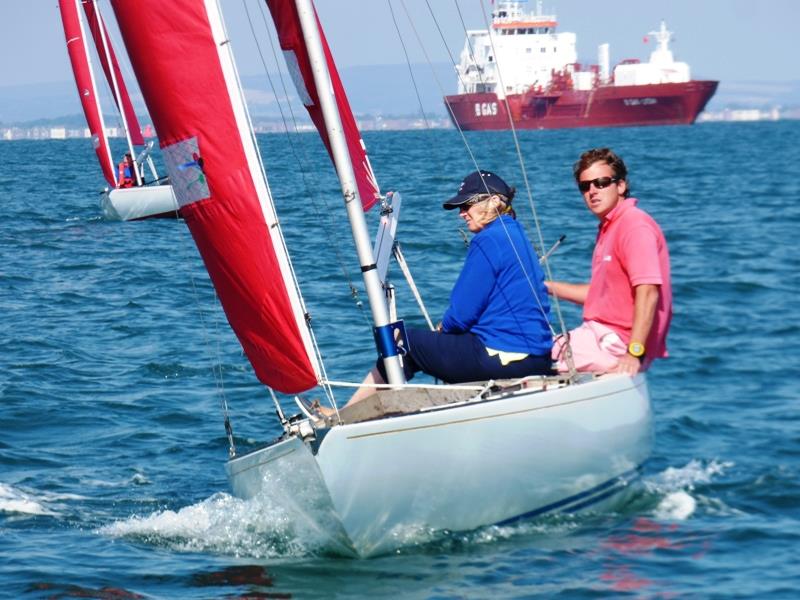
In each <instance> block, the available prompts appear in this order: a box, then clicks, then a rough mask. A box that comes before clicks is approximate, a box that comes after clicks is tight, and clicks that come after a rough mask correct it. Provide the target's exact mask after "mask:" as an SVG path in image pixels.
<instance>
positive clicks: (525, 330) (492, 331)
mask: <svg viewBox="0 0 800 600" xmlns="http://www.w3.org/2000/svg"><path fill="white" fill-rule="evenodd" d="M512 242H513V248H512V245H511V244H512ZM514 249H516V252H515V251H514ZM523 269H524V271H523ZM537 298H538V300H537ZM549 315H550V302H549V301H548V298H547V289H546V288H545V287H544V274H543V273H542V269H541V267H540V266H539V260H538V258H537V257H536V253H535V252H534V251H533V248H532V246H531V243H530V242H529V241H528V237H527V236H526V235H525V230H524V229H523V228H522V226H521V225H520V224H519V223H517V221H515V220H514V219H513V218H512V217H511V216H509V215H503V216H501V217H499V218H497V219H495V220H494V221H492V222H491V223H489V224H488V225H487V226H486V227H485V228H484V229H482V230H481V231H479V232H478V233H477V234H475V237H473V238H472V242H471V243H470V245H469V252H468V253H467V259H466V261H465V262H464V268H463V269H462V270H461V274H460V275H459V276H458V280H457V281H456V284H455V287H453V291H452V293H451V294H450V306H449V307H448V309H447V311H446V312H445V313H444V317H443V318H442V329H443V331H445V332H446V333H463V332H466V331H470V332H472V333H474V334H475V335H477V336H478V337H479V338H480V339H481V341H482V342H483V343H484V345H486V346H487V347H488V348H492V349H493V350H501V351H505V352H524V353H527V354H539V355H541V354H548V353H549V352H550V348H551V346H552V344H553V338H552V335H551V334H550V327H549V325H548V318H549Z"/></svg>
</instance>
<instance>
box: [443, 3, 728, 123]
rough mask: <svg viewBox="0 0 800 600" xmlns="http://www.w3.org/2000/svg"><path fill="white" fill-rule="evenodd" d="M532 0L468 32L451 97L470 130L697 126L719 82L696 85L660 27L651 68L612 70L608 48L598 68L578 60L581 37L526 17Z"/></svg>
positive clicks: (453, 110) (547, 19)
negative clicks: (671, 48)
mask: <svg viewBox="0 0 800 600" xmlns="http://www.w3.org/2000/svg"><path fill="white" fill-rule="evenodd" d="M526 4H527V3H526V2H521V1H503V0H500V1H499V2H498V3H497V5H496V8H495V9H494V10H493V11H492V25H491V30H490V31H486V30H485V29H483V30H471V31H468V32H467V39H466V42H465V44H464V50H463V51H462V52H461V59H460V63H459V64H458V65H457V66H456V71H457V72H458V94H455V95H452V96H445V105H446V106H447V108H448V112H449V114H450V118H451V119H452V120H453V123H454V124H455V125H456V126H457V127H460V128H461V129H463V130H487V129H495V130H496V129H511V124H512V122H513V126H514V128H516V129H564V128H572V127H623V126H639V125H677V124H690V123H694V121H695V119H697V115H698V114H700V112H701V111H702V110H703V108H705V106H706V103H707V102H708V101H709V100H710V99H711V97H712V96H713V95H714V92H716V90H717V85H718V83H719V82H718V81H709V80H704V81H698V80H693V79H692V78H691V75H690V70H689V65H688V64H686V63H684V62H677V61H675V59H674V57H673V55H672V52H671V51H670V49H669V42H670V40H671V38H672V32H671V31H668V30H667V26H666V23H665V22H663V21H662V22H661V27H660V29H659V30H658V31H651V32H650V33H649V35H648V38H646V41H649V39H650V38H652V40H653V41H654V42H655V45H656V47H655V49H654V50H653V52H652V53H651V54H650V60H649V61H648V62H640V61H639V60H635V59H633V60H631V59H629V60H623V61H622V62H620V63H619V64H617V65H616V66H615V67H614V69H613V70H611V69H610V68H609V45H608V44H602V45H600V47H599V49H598V61H597V64H595V65H582V64H580V63H578V61H577V52H576V35H575V34H574V33H570V32H564V33H559V32H557V30H556V29H557V25H558V24H557V21H556V17H555V15H544V14H542V6H541V2H537V8H536V12H535V13H527V12H525V5H526Z"/></svg>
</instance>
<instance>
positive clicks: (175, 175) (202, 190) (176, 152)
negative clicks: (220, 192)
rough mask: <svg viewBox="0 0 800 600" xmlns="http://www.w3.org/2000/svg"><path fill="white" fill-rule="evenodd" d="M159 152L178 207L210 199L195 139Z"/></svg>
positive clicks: (164, 148) (192, 138)
mask: <svg viewBox="0 0 800 600" xmlns="http://www.w3.org/2000/svg"><path fill="white" fill-rule="evenodd" d="M161 150H162V153H163V156H164V164H165V165H166V167H167V173H168V174H169V182H170V184H171V185H172V189H173V191H174V192H175V197H176V198H177V199H178V205H179V206H181V207H183V206H186V205H187V204H192V203H193V202H198V201H200V200H205V199H206V198H210V197H211V193H210V192H209V190H208V179H206V174H205V171H204V170H203V157H202V155H201V154H200V146H199V144H198V142H197V138H196V137H191V138H188V139H185V140H182V141H180V142H175V143H174V144H169V145H168V146H164V147H163V148H162V149H161Z"/></svg>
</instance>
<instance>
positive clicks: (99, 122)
mask: <svg viewBox="0 0 800 600" xmlns="http://www.w3.org/2000/svg"><path fill="white" fill-rule="evenodd" d="M79 2H80V0H59V1H58V6H59V9H60V10H61V22H62V24H63V26H64V36H65V37H66V40H67V52H68V53H69V60H70V63H71V64H72V73H73V74H74V76H75V85H76V86H77V87H78V95H79V96H80V99H81V106H82V107H83V113H84V115H86V123H87V124H88V126H89V131H90V132H91V134H92V139H93V140H94V150H95V152H96V153H97V159H98V160H99V161H100V168H101V169H102V171H103V176H104V177H105V178H106V181H108V183H109V185H111V186H116V183H117V178H116V176H115V174H114V160H113V158H112V157H111V148H110V147H109V145H108V138H107V137H106V132H105V123H104V122H103V114H102V112H101V109H100V99H99V98H98V96H97V86H96V85H95V81H94V75H93V73H92V66H91V61H90V58H89V47H88V46H87V44H86V37H85V35H84V33H83V23H82V21H81V19H80V12H79Z"/></svg>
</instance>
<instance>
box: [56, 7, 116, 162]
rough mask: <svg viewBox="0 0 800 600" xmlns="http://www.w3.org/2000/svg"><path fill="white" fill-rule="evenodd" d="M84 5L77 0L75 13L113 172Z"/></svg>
mask: <svg viewBox="0 0 800 600" xmlns="http://www.w3.org/2000/svg"><path fill="white" fill-rule="evenodd" d="M82 9H83V7H82V6H81V2H80V0H75V14H76V16H77V17H78V25H79V26H80V28H81V41H82V42H83V53H84V54H85V55H86V68H87V69H88V71H89V79H91V81H92V95H93V96H94V104H95V107H96V108H97V118H98V120H99V121H100V132H101V133H102V134H103V138H104V140H105V143H106V147H105V152H106V154H107V155H108V160H109V164H110V165H111V172H112V174H113V172H114V158H113V157H112V156H111V145H110V144H109V143H108V137H107V136H108V134H107V133H106V122H105V120H104V119H103V109H102V107H101V106H100V96H99V94H98V93H97V81H96V80H95V77H94V69H93V68H92V57H91V54H90V53H89V42H88V40H87V39H86V31H85V29H84V27H83V18H82V17H81V10H82ZM71 41H72V40H68V41H67V45H69V44H70V43H71ZM78 93H80V94H83V92H82V91H81V90H80V89H79V90H78Z"/></svg>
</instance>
